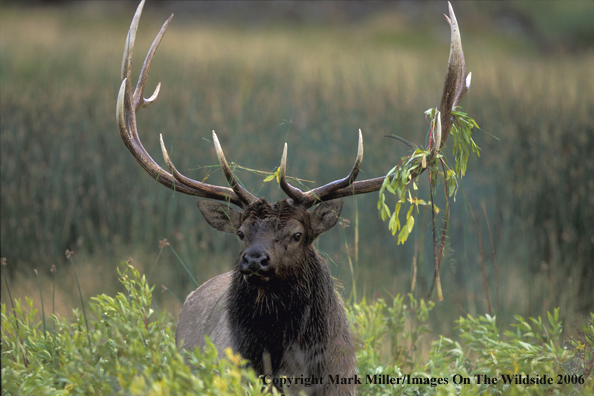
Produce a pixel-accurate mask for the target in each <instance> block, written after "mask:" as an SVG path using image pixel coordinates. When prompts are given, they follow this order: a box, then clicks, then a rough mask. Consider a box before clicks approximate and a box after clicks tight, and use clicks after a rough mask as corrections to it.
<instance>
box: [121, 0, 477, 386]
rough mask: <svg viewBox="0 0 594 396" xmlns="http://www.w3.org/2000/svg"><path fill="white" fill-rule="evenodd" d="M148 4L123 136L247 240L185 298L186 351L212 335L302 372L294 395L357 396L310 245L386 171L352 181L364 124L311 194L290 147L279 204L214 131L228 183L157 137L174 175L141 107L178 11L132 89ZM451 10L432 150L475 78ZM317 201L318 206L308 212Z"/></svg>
mask: <svg viewBox="0 0 594 396" xmlns="http://www.w3.org/2000/svg"><path fill="white" fill-rule="evenodd" d="M143 5H144V0H143V1H142V2H141V3H140V5H139V6H138V9H137V10H136V14H135V15H134V19H133V20H132V24H131V26H130V30H129V32H128V37H127V40H126V46H125V49H124V59H123V63H122V77H121V78H122V84H121V87H120V91H119V95H118V100H117V123H118V127H119V130H120V134H121V137H122V140H123V141H124V144H125V145H126V147H127V148H128V150H129V151H130V152H131V153H132V155H133V156H134V158H135V159H136V160H137V161H138V163H139V164H140V166H142V167H143V168H144V169H145V170H146V172H148V174H149V175H150V176H151V177H152V178H153V179H155V180H156V181H158V182H159V183H161V184H163V185H164V186H166V187H168V188H170V189H175V191H178V192H180V193H184V194H189V195H195V196H198V197H202V198H209V199H211V200H216V201H221V202H215V201H211V200H201V201H198V208H199V210H200V212H201V213H202V215H203V216H204V218H205V220H206V221H207V222H208V224H210V225H211V226H212V227H214V228H215V229H216V230H218V231H222V232H228V233H235V234H236V235H237V237H238V238H239V239H240V240H241V244H242V251H241V253H240V254H239V258H238V260H237V261H236V263H235V265H234V267H233V269H232V270H231V271H229V272H226V273H224V274H221V275H218V276H216V277H214V278H212V279H210V280H209V281H207V282H206V283H204V284H203V285H202V286H200V287H199V288H198V289H196V290H195V291H194V292H192V293H191V294H190V295H189V296H188V297H187V299H186V301H185V304H184V306H183V308H182V311H181V314H180V317H179V322H178V325H177V332H176V343H177V344H178V345H183V347H184V348H195V347H196V346H199V347H202V346H204V345H205V340H204V337H205V336H206V335H208V336H209V337H210V339H211V340H212V342H213V343H214V345H215V346H216V348H217V350H218V351H219V353H220V352H222V351H223V350H224V349H225V348H227V347H231V348H232V349H233V350H234V351H235V352H238V353H240V354H241V355H242V356H243V357H244V358H246V359H247V360H248V361H249V363H250V365H251V366H252V367H253V368H254V369H255V371H256V372H257V373H258V374H259V375H264V377H263V378H265V379H267V380H269V381H272V380H274V379H275V378H279V376H281V375H282V376H286V377H287V378H288V379H296V382H297V384H296V385H294V386H292V387H291V388H290V389H289V391H290V392H291V393H293V392H296V391H299V390H305V391H306V392H307V393H308V394H309V395H353V394H354V393H355V384H354V383H353V382H354V381H353V380H352V379H353V377H354V376H355V374H356V361H355V350H354V345H353V339H352V334H351V330H350V327H349V322H348V319H347V316H346V313H345V306H344V303H343V301H342V299H341V297H340V295H339V294H338V293H337V292H336V291H335V289H334V281H333V278H332V276H331V274H330V271H329V269H328V266H327V264H326V262H325V261H324V260H323V259H322V257H320V255H319V254H318V252H317V250H316V249H315V247H314V245H313V242H314V241H315V240H316V238H318V237H319V236H320V235H321V234H322V233H324V232H326V231H328V230H329V229H331V228H332V227H333V226H334V225H335V224H336V222H337V220H338V218H339V215H340V212H341V209H342V200H340V198H342V197H346V196H350V195H355V194H365V193H370V192H373V191H378V190H379V189H380V188H381V186H382V183H383V181H384V177H377V178H374V179H368V180H360V181H356V178H357V175H358V173H359V170H360V169H361V163H362V161H363V138H362V135H361V131H360V130H359V144H358V152H357V156H356V159H355V163H354V165H353V168H352V169H351V171H350V173H349V174H348V175H347V176H346V177H344V178H342V179H340V180H336V181H333V182H330V183H328V184H326V185H324V186H321V187H317V188H314V189H312V190H310V191H302V190H300V189H299V188H297V187H295V186H292V185H291V184H289V182H288V181H287V177H286V166H287V145H286V144H285V146H284V151H283V155H282V159H281V164H280V169H279V182H280V186H281V188H282V190H283V191H284V192H285V193H286V195H287V196H288V199H283V200H280V201H278V202H276V203H274V204H272V203H269V202H268V201H266V199H265V198H257V197H256V196H254V195H253V194H252V193H251V192H249V191H248V190H247V189H245V188H244V187H243V186H242V185H241V184H240V183H239V182H238V181H237V179H236V178H235V177H234V175H233V171H232V170H231V168H230V167H229V165H228V163H227V160H226V159H225V156H224V154H223V150H222V149H221V146H220V144H219V140H218V138H217V135H216V134H215V132H214V131H213V132H212V138H213V141H214V146H215V151H216V155H217V158H218V161H219V164H220V166H221V169H222V170H223V172H224V174H225V177H226V178H227V181H228V183H229V186H230V187H222V186H216V185H211V184H207V183H203V182H200V181H196V180H192V179H190V178H188V177H186V176H184V175H182V174H181V173H180V172H179V171H178V170H177V169H176V168H175V166H174V165H173V162H172V161H171V158H170V157H169V155H168V153H167V150H166V149H165V145H164V144H163V138H162V136H161V149H162V152H163V157H164V160H165V163H166V164H167V167H168V169H169V172H168V171H167V170H165V169H163V168H162V167H160V166H159V165H158V164H157V163H156V162H155V161H154V160H153V159H152V158H151V156H150V155H149V154H148V152H147V151H146V150H145V148H144V147H143V146H142V143H141V141H140V137H139V135H138V130H137V125H136V113H137V112H138V110H139V109H140V108H142V107H148V106H150V105H151V104H153V102H154V101H155V99H156V98H157V95H158V93H159V88H160V83H159V84H158V85H157V88H156V90H155V93H154V94H153V95H152V96H151V97H150V98H148V99H145V98H144V97H143V93H144V87H145V84H146V81H147V77H148V73H149V69H150V66H151V61H152V59H153V56H154V54H155V51H156V49H157V47H158V45H159V43H160V41H161V38H162V37H163V34H164V33H165V30H166V29H167V26H168V24H169V22H170V21H171V18H172V17H173V15H172V16H171V17H169V19H168V20H167V21H166V22H165V24H164V25H163V27H162V28H161V31H160V32H159V34H158V35H157V37H156V38H155V40H154V42H153V44H152V46H151V48H150V50H149V52H148V55H147V57H146V60H145V62H144V65H143V67H142V71H141V72H140V77H139V79H138V83H137V85H136V88H135V90H134V91H132V85H131V80H130V74H131V72H130V69H131V58H132V51H133V48H134V40H135V36H136V31H137V28H138V22H139V19H140V15H141V12H142V8H143ZM449 14H450V16H449V18H448V17H447V16H446V19H447V20H448V22H449V24H450V27H451V48H450V57H449V62H448V72H447V75H446V79H445V84H444V90H443V94H442V98H441V104H440V107H439V112H440V115H441V118H440V121H438V122H437V126H436V129H437V131H436V136H438V137H440V138H439V139H436V140H435V141H436V142H440V143H438V144H436V145H435V150H439V149H441V148H442V147H443V145H444V143H445V141H446V139H447V137H448V134H449V132H450V129H451V126H452V115H451V111H452V109H453V107H455V106H457V105H458V104H459V103H460V101H461V100H462V97H463V96H464V95H465V93H466V92H467V90H468V88H469V85H470V79H469V78H468V79H466V82H465V79H464V74H465V66H464V55H463V52H462V44H461V41H460V32H459V30H458V23H457V21H456V17H455V15H454V11H453V10H452V7H451V5H450V6H449ZM416 176H418V175H411V176H410V177H411V179H412V178H414V177H416ZM231 205H234V206H237V207H238V208H240V210H236V209H233V208H232V207H231ZM315 205H317V206H316V208H315V209H314V210H313V211H310V210H308V209H310V208H312V207H313V206H315ZM336 376H338V377H336ZM304 378H311V379H312V382H313V384H310V385H311V386H307V387H305V386H304V385H305V384H304V381H303V379H304ZM337 378H339V379H340V381H338V383H336V382H337V381H336V379H337ZM349 378H351V380H349ZM300 379H301V381H300ZM285 390H286V388H285Z"/></svg>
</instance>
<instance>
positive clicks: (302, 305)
mask: <svg viewBox="0 0 594 396" xmlns="http://www.w3.org/2000/svg"><path fill="white" fill-rule="evenodd" d="M263 201H264V200H263ZM296 211H297V212H299V210H298V209H296V208H294V207H293V206H292V205H290V204H289V203H287V202H286V201H281V202H278V203H277V204H275V205H270V204H268V203H267V202H265V201H264V202H263V204H258V205H255V206H254V207H253V208H249V209H248V210H246V211H245V213H244V216H251V215H255V216H258V217H259V218H265V217H268V216H278V217H279V219H280V220H281V221H282V220H283V219H284V218H295V215H296V213H295V212H296ZM303 212H304V211H301V212H299V213H298V215H300V217H301V220H302V221H303V222H304V224H307V227H309V217H308V214H307V213H305V214H304V213H303ZM305 249H307V251H306V252H305V260H303V261H304V262H303V263H295V264H294V265H292V266H291V271H288V272H287V273H285V274H284V276H283V277H282V280H281V279H277V280H276V282H271V284H270V285H268V286H267V287H265V288H264V287H255V286H253V285H250V284H248V283H247V282H246V281H245V280H244V279H243V275H242V274H241V273H240V272H239V271H238V270H237V266H236V270H235V271H234V273H233V279H232V283H231V286H230V289H229V295H228V303H227V307H228V309H229V321H230V325H231V334H232V340H233V344H234V345H233V349H234V350H235V351H236V352H239V353H240V354H241V355H242V357H244V358H245V359H248V360H249V361H250V363H251V366H252V367H253V368H254V369H255V370H256V372H257V373H258V374H264V361H263V353H264V352H265V351H267V352H268V353H270V358H271V365H272V374H274V375H276V374H277V373H278V370H279V367H280V366H281V364H282V361H283V354H284V353H285V352H284V351H286V350H287V349H288V348H289V347H291V346H293V347H295V346H297V347H298V348H299V349H301V350H303V351H308V350H312V351H313V349H319V348H320V347H323V346H324V345H326V344H327V342H328V320H327V316H328V309H329V308H330V309H331V310H335V309H338V303H337V302H336V301H335V296H334V287H333V286H334V285H333V280H332V278H331V276H330V273H329V270H328V267H327V265H326V263H325V261H324V260H323V259H322V258H321V257H320V256H319V254H318V253H317V251H316V250H315V248H314V247H313V246H312V245H311V244H307V247H305ZM312 290H315V295H313V294H312ZM267 374H270V373H267ZM280 374H282V373H280Z"/></svg>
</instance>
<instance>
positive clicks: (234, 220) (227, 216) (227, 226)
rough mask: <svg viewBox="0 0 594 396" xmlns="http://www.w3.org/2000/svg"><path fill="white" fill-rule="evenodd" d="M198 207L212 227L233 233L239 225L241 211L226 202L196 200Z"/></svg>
mask: <svg viewBox="0 0 594 396" xmlns="http://www.w3.org/2000/svg"><path fill="white" fill-rule="evenodd" d="M198 209H200V213H202V216H204V219H205V220H206V222H207V223H208V224H210V225H211V226H212V227H213V228H214V229H216V230H219V231H222V232H231V233H235V232H236V231H237V229H238V228H239V227H240V226H241V212H240V211H238V210H235V209H233V208H231V207H229V205H228V204H225V203H221V202H215V201H198Z"/></svg>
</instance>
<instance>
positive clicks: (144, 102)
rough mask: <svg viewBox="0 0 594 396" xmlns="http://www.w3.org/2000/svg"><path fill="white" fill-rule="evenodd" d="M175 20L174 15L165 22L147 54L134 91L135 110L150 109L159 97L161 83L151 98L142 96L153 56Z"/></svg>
mask: <svg viewBox="0 0 594 396" xmlns="http://www.w3.org/2000/svg"><path fill="white" fill-rule="evenodd" d="M172 18H173V14H171V16H170V17H169V18H168V19H167V20H166V21H165V23H164V24H163V26H162V27H161V30H160V31H159V34H157V37H155V40H153V44H152V45H151V48H150V49H149V52H148V53H147V54H146V59H145V60H144V64H143V65H142V70H141V71H140V75H139V76H138V83H137V84H136V89H135V90H134V108H135V109H136V111H138V109H139V108H140V107H141V106H142V107H150V106H151V105H152V104H153V102H154V101H155V99H157V96H158V95H159V90H160V88H161V83H159V84H157V88H155V92H154V93H153V94H152V95H151V97H150V98H148V99H145V98H144V97H143V96H142V95H143V94H144V86H145V84H146V80H147V79H148V74H149V71H150V69H151V63H152V62H153V56H155V52H156V51H157V48H159V44H161V39H162V38H163V35H164V34H165V31H166V30H167V26H169V22H171V19H172Z"/></svg>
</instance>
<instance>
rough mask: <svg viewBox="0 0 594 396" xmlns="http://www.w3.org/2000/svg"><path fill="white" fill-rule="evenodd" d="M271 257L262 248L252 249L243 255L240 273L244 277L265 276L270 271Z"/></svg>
mask: <svg viewBox="0 0 594 396" xmlns="http://www.w3.org/2000/svg"><path fill="white" fill-rule="evenodd" d="M269 263H270V257H268V254H266V251H264V250H263V249H261V248H258V247H251V248H249V249H248V250H246V252H245V253H244V254H243V258H242V259H241V266H240V272H241V273H242V274H244V275H251V274H258V275H265V273H266V272H267V271H268V270H269V267H268V264H269Z"/></svg>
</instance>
